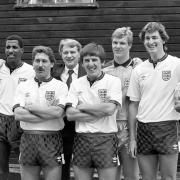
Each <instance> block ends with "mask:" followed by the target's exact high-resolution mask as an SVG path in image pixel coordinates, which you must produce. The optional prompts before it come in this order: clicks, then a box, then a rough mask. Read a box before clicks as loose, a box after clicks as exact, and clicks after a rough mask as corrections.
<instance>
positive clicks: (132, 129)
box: [128, 101, 139, 158]
mask: <svg viewBox="0 0 180 180" xmlns="http://www.w3.org/2000/svg"><path fill="white" fill-rule="evenodd" d="M138 106H139V101H130V104H129V117H128V125H129V138H130V153H131V156H132V157H134V158H135V157H136V149H137V147H136V124H137V119H136V115H137V113H138Z"/></svg>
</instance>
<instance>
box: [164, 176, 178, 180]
mask: <svg viewBox="0 0 180 180" xmlns="http://www.w3.org/2000/svg"><path fill="white" fill-rule="evenodd" d="M162 180H176V175H162Z"/></svg>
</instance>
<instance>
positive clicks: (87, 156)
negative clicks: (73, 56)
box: [66, 43, 122, 180]
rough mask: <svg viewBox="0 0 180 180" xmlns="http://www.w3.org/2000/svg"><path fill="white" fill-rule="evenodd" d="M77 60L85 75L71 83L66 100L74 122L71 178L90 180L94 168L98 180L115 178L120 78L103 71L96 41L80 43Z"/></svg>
mask: <svg viewBox="0 0 180 180" xmlns="http://www.w3.org/2000/svg"><path fill="white" fill-rule="evenodd" d="M81 61H82V64H83V67H84V68H85V71H86V73H87V75H86V76H83V77H80V78H79V79H77V80H75V81H73V82H72V84H71V87H70V90H69V93H68V98H67V99H68V100H67V102H68V103H67V111H66V114H67V118H68V120H69V121H75V123H76V136H75V140H74V146H73V161H72V162H73V168H74V174H75V179H78V180H89V179H92V175H93V170H94V168H96V169H97V171H98V175H99V179H103V180H110V179H111V180H115V179H116V173H117V166H118V164H119V158H118V152H117V137H116V133H117V130H118V129H117V124H116V113H117V109H118V108H119V107H121V105H122V103H121V101H122V92H121V81H120V79H119V78H118V77H115V76H112V75H109V74H105V73H104V72H103V71H102V64H103V63H104V61H105V52H104V48H103V47H102V46H101V45H98V44H96V43H90V44H87V45H86V46H84V48H83V49H82V51H81Z"/></svg>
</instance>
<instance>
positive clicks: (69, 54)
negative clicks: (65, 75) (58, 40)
mask: <svg viewBox="0 0 180 180" xmlns="http://www.w3.org/2000/svg"><path fill="white" fill-rule="evenodd" d="M61 56H62V59H63V61H64V64H65V66H66V67H67V68H68V69H73V68H74V67H75V66H76V65H77V64H78V62H79V59H80V53H79V51H78V48H77V47H76V46H74V47H70V46H69V45H64V46H63V48H62V54H61Z"/></svg>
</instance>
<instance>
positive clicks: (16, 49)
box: [5, 40, 23, 68]
mask: <svg viewBox="0 0 180 180" xmlns="http://www.w3.org/2000/svg"><path fill="white" fill-rule="evenodd" d="M5 54H6V61H7V64H8V65H9V66H10V67H12V68H16V67H17V66H18V65H19V64H20V63H21V57H22V54H23V48H20V46H19V43H18V40H7V41H6V47H5Z"/></svg>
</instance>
